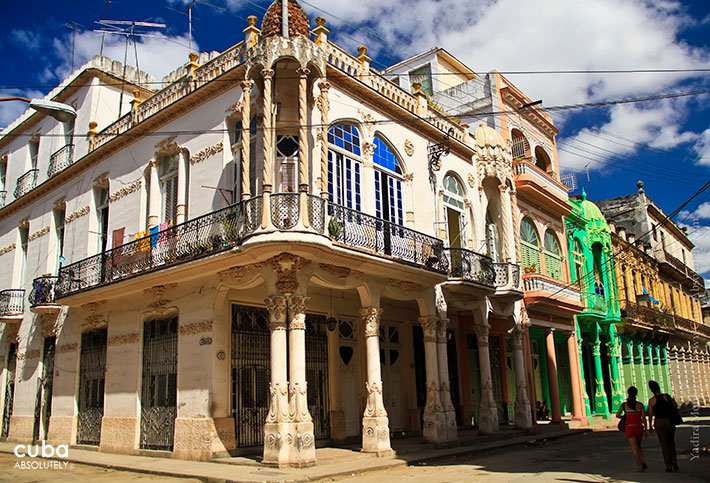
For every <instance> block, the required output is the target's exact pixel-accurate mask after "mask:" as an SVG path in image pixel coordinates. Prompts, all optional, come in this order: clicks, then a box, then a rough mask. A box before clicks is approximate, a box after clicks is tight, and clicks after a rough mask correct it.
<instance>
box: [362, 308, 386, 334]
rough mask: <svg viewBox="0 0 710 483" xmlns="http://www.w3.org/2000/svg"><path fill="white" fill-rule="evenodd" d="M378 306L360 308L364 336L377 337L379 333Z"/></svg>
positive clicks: (379, 312)
mask: <svg viewBox="0 0 710 483" xmlns="http://www.w3.org/2000/svg"><path fill="white" fill-rule="evenodd" d="M382 311H383V310H382V309H381V308H380V307H365V308H362V309H360V317H361V318H362V322H363V325H364V326H365V337H379V335H380V316H381V315H382Z"/></svg>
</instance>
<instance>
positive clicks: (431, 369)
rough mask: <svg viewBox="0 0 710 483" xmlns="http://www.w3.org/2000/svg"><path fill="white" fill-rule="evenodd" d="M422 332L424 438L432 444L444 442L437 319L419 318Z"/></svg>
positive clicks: (444, 423) (433, 317) (444, 431)
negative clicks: (424, 389)
mask: <svg viewBox="0 0 710 483" xmlns="http://www.w3.org/2000/svg"><path fill="white" fill-rule="evenodd" d="M419 323H420V324H421V325H422V330H423V332H424V362H425V367H426V405H425V406H424V431H423V433H424V437H425V438H426V440H427V441H430V442H432V443H440V442H442V441H446V416H445V415H444V407H443V405H442V402H441V392H440V390H439V370H438V367H437V366H438V362H439V361H438V358H437V353H436V352H437V351H436V345H437V344H436V332H437V324H438V318H437V317H435V316H427V317H419Z"/></svg>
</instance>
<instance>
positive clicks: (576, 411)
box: [516, 331, 589, 425]
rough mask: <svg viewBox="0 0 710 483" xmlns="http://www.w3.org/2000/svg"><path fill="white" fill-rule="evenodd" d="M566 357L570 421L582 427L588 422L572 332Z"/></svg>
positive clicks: (575, 344)
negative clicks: (567, 362) (570, 410)
mask: <svg viewBox="0 0 710 483" xmlns="http://www.w3.org/2000/svg"><path fill="white" fill-rule="evenodd" d="M567 356H568V357H569V371H570V382H571V384H570V385H571V386H572V387H571V390H572V419H573V420H575V421H581V422H582V424H583V425H586V424H587V423H588V422H589V420H588V419H587V415H586V414H585V410H584V399H583V397H582V392H583V391H584V389H583V388H582V379H581V372H580V370H579V357H578V355H577V338H576V337H575V333H574V331H571V332H569V333H568V334H567ZM516 371H517V369H516Z"/></svg>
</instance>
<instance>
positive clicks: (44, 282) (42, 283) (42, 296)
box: [28, 276, 59, 307]
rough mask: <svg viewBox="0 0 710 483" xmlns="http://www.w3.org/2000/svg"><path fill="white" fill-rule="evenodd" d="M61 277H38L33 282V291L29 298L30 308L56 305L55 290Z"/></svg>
mask: <svg viewBox="0 0 710 483" xmlns="http://www.w3.org/2000/svg"><path fill="white" fill-rule="evenodd" d="M57 280H59V277H49V276H45V277H37V278H35V279H34V280H33V281H32V290H31V291H30V296H29V298H28V300H29V302H30V307H36V306H38V305H54V304H56V302H55V300H54V289H55V287H56V285H57Z"/></svg>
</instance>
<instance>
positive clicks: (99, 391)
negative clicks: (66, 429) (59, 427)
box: [76, 329, 108, 445]
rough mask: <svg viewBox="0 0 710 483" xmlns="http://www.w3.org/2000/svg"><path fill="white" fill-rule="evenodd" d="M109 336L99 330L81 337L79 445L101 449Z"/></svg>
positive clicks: (77, 437) (104, 331)
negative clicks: (94, 446)
mask: <svg viewBox="0 0 710 483" xmlns="http://www.w3.org/2000/svg"><path fill="white" fill-rule="evenodd" d="M107 336H108V331H107V329H96V330H91V331H88V332H84V333H83V334H81V353H80V356H79V398H78V399H79V401H78V403H79V411H78V413H77V434H76V442H77V443H79V444H92V445H98V444H99V442H100V441H101V419H102V418H103V415H104V387H105V383H106V347H107V342H108V340H107Z"/></svg>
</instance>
